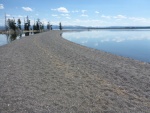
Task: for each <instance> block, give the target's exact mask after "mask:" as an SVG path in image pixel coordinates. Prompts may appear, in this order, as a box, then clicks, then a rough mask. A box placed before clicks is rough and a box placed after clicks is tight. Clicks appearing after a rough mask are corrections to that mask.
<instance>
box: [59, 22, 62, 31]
mask: <svg viewBox="0 0 150 113" xmlns="http://www.w3.org/2000/svg"><path fill="white" fill-rule="evenodd" d="M59 29H60V30H62V25H61V22H60V23H59Z"/></svg>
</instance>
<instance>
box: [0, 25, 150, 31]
mask: <svg viewBox="0 0 150 113" xmlns="http://www.w3.org/2000/svg"><path fill="white" fill-rule="evenodd" d="M21 28H22V29H23V28H24V26H23V25H22V26H21ZM52 28H53V30H57V29H59V26H58V25H52ZM62 28H63V29H66V30H80V29H150V26H109V27H85V26H71V25H70V26H62ZM44 29H47V27H46V26H44ZM0 30H5V27H4V26H0Z"/></svg>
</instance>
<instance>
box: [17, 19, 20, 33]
mask: <svg viewBox="0 0 150 113" xmlns="http://www.w3.org/2000/svg"><path fill="white" fill-rule="evenodd" d="M17 22H18V28H19V29H20V30H21V20H20V19H18V21H17Z"/></svg>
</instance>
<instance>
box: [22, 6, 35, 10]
mask: <svg viewBox="0 0 150 113" xmlns="http://www.w3.org/2000/svg"><path fill="white" fill-rule="evenodd" d="M22 9H23V10H25V11H33V10H32V9H31V8H30V7H22Z"/></svg>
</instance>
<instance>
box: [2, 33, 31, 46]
mask: <svg viewBox="0 0 150 113" xmlns="http://www.w3.org/2000/svg"><path fill="white" fill-rule="evenodd" d="M29 35H32V34H31V33H30V34H29V33H26V34H19V35H17V34H0V46H3V45H5V44H8V43H11V42H12V41H14V40H17V39H21V38H22V37H24V36H29Z"/></svg>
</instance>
